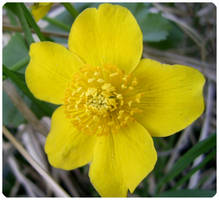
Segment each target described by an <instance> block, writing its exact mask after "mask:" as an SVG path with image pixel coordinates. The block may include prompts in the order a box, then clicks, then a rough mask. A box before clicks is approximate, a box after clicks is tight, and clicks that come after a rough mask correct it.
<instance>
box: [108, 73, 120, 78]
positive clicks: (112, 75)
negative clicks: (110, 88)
mask: <svg viewBox="0 0 219 200" xmlns="http://www.w3.org/2000/svg"><path fill="white" fill-rule="evenodd" d="M117 75H119V73H118V72H114V73H112V74H110V75H109V76H110V77H114V76H117Z"/></svg>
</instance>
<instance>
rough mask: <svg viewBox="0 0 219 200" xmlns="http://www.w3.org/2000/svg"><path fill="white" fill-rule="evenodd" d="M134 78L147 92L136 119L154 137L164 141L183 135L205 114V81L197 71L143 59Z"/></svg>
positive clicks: (139, 87) (141, 89)
mask: <svg viewBox="0 0 219 200" xmlns="http://www.w3.org/2000/svg"><path fill="white" fill-rule="evenodd" d="M134 75H135V76H136V77H137V79H138V81H139V84H138V86H137V88H136V90H137V91H138V92H144V95H143V97H142V99H141V103H140V109H142V110H143V111H144V112H143V113H142V114H138V115H136V119H137V120H138V121H139V122H140V123H141V124H142V125H143V126H144V127H145V128H146V129H147V130H148V131H149V133H150V134H151V135H152V136H156V137H164V136H169V135H171V134H173V133H175V132H177V131H180V130H182V129H184V128H185V127H187V126H188V125H190V124H191V123H192V122H193V121H194V120H196V119H197V118H198V117H199V116H200V115H201V114H202V112H203V110H204V99H203V94H202V90H203V86H204V83H205V78H204V77H203V75H202V74H201V73H200V72H199V71H198V70H196V69H194V68H192V67H187V66H183V65H167V64H161V63H159V62H156V61H153V60H150V59H143V60H142V61H141V62H140V64H139V65H138V67H137V68H136V70H135V71H134Z"/></svg>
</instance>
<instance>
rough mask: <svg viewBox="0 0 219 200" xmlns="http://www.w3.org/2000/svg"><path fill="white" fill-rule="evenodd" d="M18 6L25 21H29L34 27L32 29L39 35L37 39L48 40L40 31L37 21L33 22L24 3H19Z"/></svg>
mask: <svg viewBox="0 0 219 200" xmlns="http://www.w3.org/2000/svg"><path fill="white" fill-rule="evenodd" d="M20 7H21V9H22V10H23V13H24V17H25V18H26V20H27V22H28V23H29V25H30V26H31V27H32V28H33V29H34V31H35V32H36V34H37V36H38V37H39V39H40V40H41V41H46V40H48V39H47V38H46V37H45V36H44V35H43V34H42V32H41V31H40V28H39V26H38V25H37V23H36V22H35V20H34V18H33V16H32V15H31V13H30V11H29V10H28V9H27V8H26V6H25V5H24V3H20Z"/></svg>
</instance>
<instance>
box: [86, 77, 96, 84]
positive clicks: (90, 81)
mask: <svg viewBox="0 0 219 200" xmlns="http://www.w3.org/2000/svg"><path fill="white" fill-rule="evenodd" d="M94 80H95V78H90V79H88V81H87V82H88V83H92V82H94Z"/></svg>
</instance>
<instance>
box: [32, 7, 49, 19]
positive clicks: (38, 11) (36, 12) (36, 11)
mask: <svg viewBox="0 0 219 200" xmlns="http://www.w3.org/2000/svg"><path fill="white" fill-rule="evenodd" d="M52 4H53V3H34V5H33V6H32V10H31V12H32V15H33V17H34V19H35V20H36V21H39V20H40V19H42V18H43V17H44V16H45V15H46V14H47V13H48V12H49V10H50V8H51V7H52Z"/></svg>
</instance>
